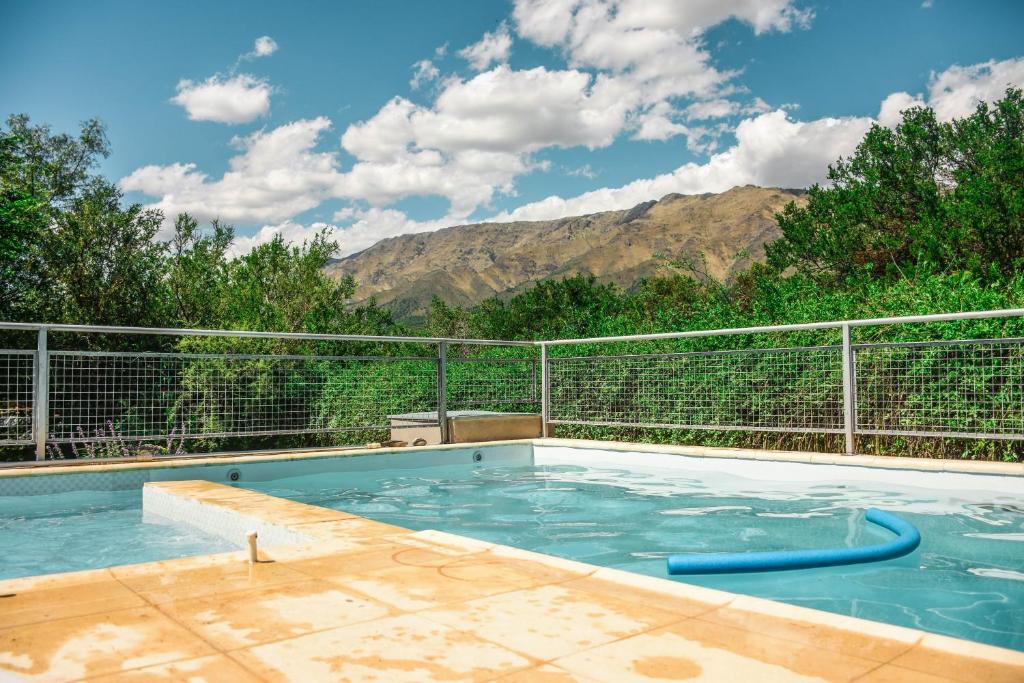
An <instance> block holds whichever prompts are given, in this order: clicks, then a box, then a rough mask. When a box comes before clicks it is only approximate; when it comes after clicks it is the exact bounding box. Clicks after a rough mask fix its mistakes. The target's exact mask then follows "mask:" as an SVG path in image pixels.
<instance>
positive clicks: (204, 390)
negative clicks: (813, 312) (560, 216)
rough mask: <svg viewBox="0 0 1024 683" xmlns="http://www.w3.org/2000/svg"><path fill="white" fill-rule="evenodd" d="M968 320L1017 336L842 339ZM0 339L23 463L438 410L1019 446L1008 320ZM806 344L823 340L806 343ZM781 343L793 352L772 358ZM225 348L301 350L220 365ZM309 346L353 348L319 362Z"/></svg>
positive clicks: (547, 421) (441, 415) (326, 430)
mask: <svg viewBox="0 0 1024 683" xmlns="http://www.w3.org/2000/svg"><path fill="white" fill-rule="evenodd" d="M984 319H1003V322H1001V323H1000V325H1002V326H1003V328H1002V329H1003V330H1007V329H1011V328H1013V329H1017V330H1019V331H1018V332H1017V333H1016V334H1004V335H1003V336H999V335H1000V333H999V332H997V334H996V335H992V334H989V335H988V336H985V337H984V338H981V337H979V338H976V339H971V338H966V339H963V338H945V337H948V336H950V333H949V331H948V330H945V331H943V332H942V333H941V334H939V335H938V336H940V337H943V338H939V339H930V340H928V341H919V340H917V339H915V340H913V341H901V340H897V341H889V340H888V339H885V340H882V341H870V342H858V343H854V341H853V332H854V331H855V330H857V329H859V328H876V329H882V328H886V329H891V328H889V327H887V326H897V327H896V329H899V330H903V329H910V327H909V326H913V325H916V324H925V325H927V324H932V323H952V322H957V321H972V320H973V321H978V320H984ZM1011 319H1017V320H1014V321H1012V322H1013V323H1014V325H1015V326H1016V327H1014V325H1010V324H1009V323H1010V322H1011ZM1018 323H1020V324H1018ZM0 330H6V331H13V332H20V333H22V334H23V335H27V334H34V336H35V349H34V350H33V349H31V348H13V349H5V350H0V446H28V445H34V446H35V452H36V457H37V458H39V459H43V458H45V457H46V449H47V445H48V444H50V445H51V446H53V445H54V444H57V445H60V444H65V445H71V447H72V448H73V449H75V444H76V443H77V444H81V443H84V442H92V443H98V442H104V441H106V442H118V443H123V442H124V441H136V442H140V443H141V442H143V441H151V440H163V439H168V443H170V440H171V439H177V440H182V439H217V438H241V439H246V438H255V437H265V436H276V435H300V434H313V435H315V434H335V433H345V432H353V433H358V432H380V431H386V430H389V429H392V428H397V429H401V428H402V427H401V426H398V427H392V426H391V416H393V415H395V414H406V413H426V414H427V415H428V416H429V418H428V419H427V420H426V421H425V422H424V421H423V420H422V419H421V420H420V421H419V422H418V423H417V426H423V425H424V424H430V425H433V426H437V427H439V428H440V429H441V430H442V439H443V440H445V441H446V440H447V434H445V431H446V428H447V419H446V417H447V415H448V413H449V411H451V410H468V409H487V410H503V411H508V410H511V411H514V412H533V411H536V410H539V411H540V413H541V415H542V418H543V419H542V424H543V426H544V433H545V435H546V434H547V433H548V429H549V425H559V424H564V425H585V426H593V427H627V428H661V429H665V428H667V429H690V430H723V431H728V430H743V431H753V432H758V431H761V432H791V433H794V434H799V433H816V434H837V435H838V434H842V435H844V440H845V449H844V450H845V451H846V452H847V453H853V452H854V450H855V446H856V438H857V437H858V436H869V435H881V436H909V437H950V438H969V439H996V440H1024V309H1012V310H1001V311H978V312H971V313H952V314H940V315H926V316H909V317H898V318H877V319H866V320H847V321H834V322H821V323H804V324H796V325H772V326H760V327H748V328H735V329H719V330H707V331H686V332H672V333H659V334H646V335H629V336H618V337H600V338H589V339H560V340H550V341H539V342H509V341H498V340H484V339H446V338H434V337H382V336H363V335H329V334H327V335H325V334H311V333H272V332H247V331H230V330H189V329H160V328H141V327H102V326H82V325H37V324H26V323H0ZM1011 331H1012V330H1011ZM808 333H815V334H821V335H824V336H826V337H828V338H827V339H824V340H822V339H818V340H815V341H814V342H813V343H808V342H807V334H808ZM53 334H62V335H63V334H67V335H86V336H87V337H89V336H91V338H93V339H95V338H96V335H102V339H104V340H108V339H112V338H121V339H125V338H130V337H125V335H129V336H131V335H134V336H140V335H141V336H150V337H158V338H164V339H166V338H177V340H178V342H181V341H182V340H186V339H188V340H190V341H192V342H195V341H197V340H201V339H202V338H221V342H222V343H221V346H220V347H217V348H215V349H214V350H213V351H212V352H211V351H210V350H209V349H207V348H205V347H202V346H199V347H198V348H197V345H196V344H191V345H189V344H185V345H183V346H182V345H181V344H180V343H176V344H174V345H171V346H170V347H169V348H168V347H167V345H164V347H163V348H161V349H160V350H154V351H150V350H142V351H140V350H137V348H132V350H126V351H110V350H95V349H94V348H91V347H93V346H97V344H91V345H89V344H81V345H80V346H83V347H88V348H70V349H69V348H61V349H59V350H54V349H51V348H50V343H51V335H53ZM801 335H803V336H801ZM792 336H797V337H799V339H798V343H791V344H786V343H779V340H780V339H782V338H789V337H792ZM722 337H730V338H734V339H737V343H735V344H732V347H731V348H685V349H673V350H670V351H667V352H666V351H664V350H662V349H658V348H650V349H649V348H648V347H656V346H658V345H659V344H665V343H672V342H673V341H674V340H688V341H686V343H688V344H690V345H691V346H692V345H694V344H704V345H705V346H707V345H711V346H714V344H711V342H713V341H714V340H715V339H716V338H722ZM62 338H63V337H62ZM230 340H250V341H251V342H253V343H256V342H258V340H271V341H272V342H273V343H275V344H300V343H305V344H307V345H308V346H311V347H312V348H310V349H307V350H306V351H305V352H302V353H292V352H284V351H280V349H278V350H275V351H274V352H267V351H265V350H258V351H257V352H239V351H238V350H237V349H229V350H224V349H223V348H222V347H230V346H231V344H229V343H228V342H229V341H230ZM720 341H721V340H720ZM219 343H220V342H219ZM231 343H234V342H231ZM238 343H242V342H238ZM246 343H248V342H246ZM268 343H269V342H268ZM327 343H337V344H350V345H351V348H353V349H357V350H358V349H361V350H359V351H358V352H352V353H348V352H339V353H329V352H326V351H325V350H324V348H326V347H325V344H327ZM64 346H66V345H64ZM129 346H130V345H129ZM136 346H137V345H136ZM718 346H729V344H724V343H722V344H718ZM481 347H490V350H487V349H483V348H481ZM346 348H348V347H346ZM367 348H369V349H371V350H370V351H369V352H367V351H366V349H367ZM537 350H539V354H537V353H536V351H537ZM278 351H280V352H278ZM424 351H426V352H424ZM538 355H539V357H538ZM76 455H77V450H76Z"/></svg>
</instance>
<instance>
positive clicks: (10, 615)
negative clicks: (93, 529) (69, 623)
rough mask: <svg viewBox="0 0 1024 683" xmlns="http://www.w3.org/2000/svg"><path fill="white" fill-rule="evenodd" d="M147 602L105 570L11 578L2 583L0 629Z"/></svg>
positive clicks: (124, 607)
mask: <svg viewBox="0 0 1024 683" xmlns="http://www.w3.org/2000/svg"><path fill="white" fill-rule="evenodd" d="M145 604H146V603H145V601H144V600H143V599H142V598H140V597H139V596H138V595H136V594H135V593H133V592H132V591H130V590H128V589H127V588H126V587H125V586H124V585H122V584H121V583H119V582H118V581H117V580H116V579H115V578H114V576H113V574H111V573H110V571H108V570H106V569H97V570H95V571H84V572H71V573H67V574H53V575H50V576H36V577H28V578H24V579H11V580H9V581H2V582H0V629H2V628H9V627H11V626H18V625H21V624H31V623H34V622H38V621H53V620H54V619H66V618H69V617H77V616H82V615H85V614H93V613H96V612H107V611H111V610H118V609H127V608H129V607H141V606H143V605H145Z"/></svg>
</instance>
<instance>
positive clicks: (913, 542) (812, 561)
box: [668, 508, 921, 574]
mask: <svg viewBox="0 0 1024 683" xmlns="http://www.w3.org/2000/svg"><path fill="white" fill-rule="evenodd" d="M865 518H866V519H867V520H868V521H869V522H872V523H874V524H877V525H878V526H880V527H884V528H886V529H888V530H889V531H891V532H893V533H894V534H896V535H897V538H895V539H893V540H891V541H889V542H888V543H879V544H877V545H868V546H863V547H861V548H827V549H821V550H774V551H770V552H763V553H702V554H699V555H671V556H669V558H668V573H669V574H737V573H742V572H777V571H782V570H786V569H814V568H815V567H835V566H837V565H844V564H860V563H861V562H881V561H882V560H891V559H893V558H896V557H903V556H904V555H907V554H909V553H912V552H914V550H915V549H916V548H917V546H919V545H920V544H921V533H920V532H919V531H918V530H917V527H915V526H914V525H913V524H911V523H910V522H907V521H905V520H902V519H900V518H899V517H897V516H895V515H891V514H889V513H888V512H883V511H882V510H878V509H877V508H868V511H867V515H865Z"/></svg>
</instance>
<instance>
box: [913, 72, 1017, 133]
mask: <svg viewBox="0 0 1024 683" xmlns="http://www.w3.org/2000/svg"><path fill="white" fill-rule="evenodd" d="M1022 84H1024V57H1021V58H1018V59H1006V60H1003V61H1001V62H997V61H995V60H990V61H987V62H982V63H981V64H974V65H971V66H959V65H957V66H951V67H950V68H948V69H946V70H945V71H943V72H942V73H940V74H933V75H932V78H931V81H930V83H929V85H928V106H930V107H931V108H932V109H934V110H935V115H936V116H938V117H939V118H940V119H942V120H944V121H948V120H950V119H952V118H955V117H959V116H966V115H967V114H970V113H971V112H972V111H974V109H975V107H977V106H978V103H979V102H991V101H993V100H997V99H999V98H1000V97H1002V96H1003V94H1004V93H1005V92H1006V88H1007V86H1010V85H1014V86H1018V87H1020V86H1021V85H1022Z"/></svg>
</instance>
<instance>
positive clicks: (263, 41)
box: [230, 36, 277, 73]
mask: <svg viewBox="0 0 1024 683" xmlns="http://www.w3.org/2000/svg"><path fill="white" fill-rule="evenodd" d="M275 52H277V41H276V40H274V39H273V38H271V37H270V36H260V37H259V38H257V39H256V40H254V41H253V44H252V50H250V51H249V52H246V53H245V54H242V55H239V56H238V59H236V60H235V64H234V66H232V67H231V70H230V71H231V73H234V72H235V70H236V69H237V68H238V66H239V65H240V64H241V63H242V62H250V61H252V60H254V59H261V58H263V57H269V56H270V55H272V54H274V53H275Z"/></svg>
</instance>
